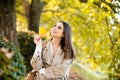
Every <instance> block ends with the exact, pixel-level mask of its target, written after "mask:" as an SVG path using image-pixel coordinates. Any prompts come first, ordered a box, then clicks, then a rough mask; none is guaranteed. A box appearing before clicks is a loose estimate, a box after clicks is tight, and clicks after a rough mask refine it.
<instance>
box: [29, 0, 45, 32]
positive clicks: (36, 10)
mask: <svg viewBox="0 0 120 80" xmlns="http://www.w3.org/2000/svg"><path fill="white" fill-rule="evenodd" d="M45 5H46V3H45V2H43V1H41V0H32V3H31V5H30V7H29V15H28V16H29V18H28V29H29V30H32V31H35V32H36V33H39V26H40V24H39V23H40V16H41V13H42V11H43V8H44V6H45Z"/></svg>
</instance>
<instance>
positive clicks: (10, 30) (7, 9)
mask: <svg viewBox="0 0 120 80" xmlns="http://www.w3.org/2000/svg"><path fill="white" fill-rule="evenodd" d="M15 2H16V0H0V36H2V37H6V38H7V39H8V40H9V41H10V42H13V43H14V44H15V45H17V46H18V40H17V32H16V14H15Z"/></svg>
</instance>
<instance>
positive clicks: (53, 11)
mask: <svg viewBox="0 0 120 80" xmlns="http://www.w3.org/2000/svg"><path fill="white" fill-rule="evenodd" d="M49 11H50V12H52V13H55V12H59V11H55V10H44V11H42V12H43V13H44V12H49Z"/></svg>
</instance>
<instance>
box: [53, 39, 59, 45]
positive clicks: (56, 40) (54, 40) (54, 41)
mask: <svg viewBox="0 0 120 80" xmlns="http://www.w3.org/2000/svg"><path fill="white" fill-rule="evenodd" d="M60 41H61V39H58V38H53V39H52V44H53V45H54V46H60Z"/></svg>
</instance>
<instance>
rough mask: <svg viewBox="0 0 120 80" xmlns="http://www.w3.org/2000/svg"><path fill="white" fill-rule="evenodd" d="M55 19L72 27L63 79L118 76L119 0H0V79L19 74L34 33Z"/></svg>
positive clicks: (117, 79)
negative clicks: (66, 72)
mask: <svg viewBox="0 0 120 80" xmlns="http://www.w3.org/2000/svg"><path fill="white" fill-rule="evenodd" d="M59 20H63V21H66V22H68V23H69V24H70V26H71V28H72V40H73V43H74V48H75V52H76V59H75V60H74V62H73V64H72V67H71V70H70V79H69V80H120V0H0V80H24V78H25V76H26V74H27V73H28V72H29V71H30V70H31V69H32V68H31V65H30V59H31V57H32V55H33V52H34V49H35V44H34V43H33V38H34V36H35V35H36V34H39V35H40V36H41V38H42V40H43V41H44V40H47V39H49V38H50V35H49V33H50V29H51V28H52V26H53V25H54V24H55V23H56V22H57V21H59Z"/></svg>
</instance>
